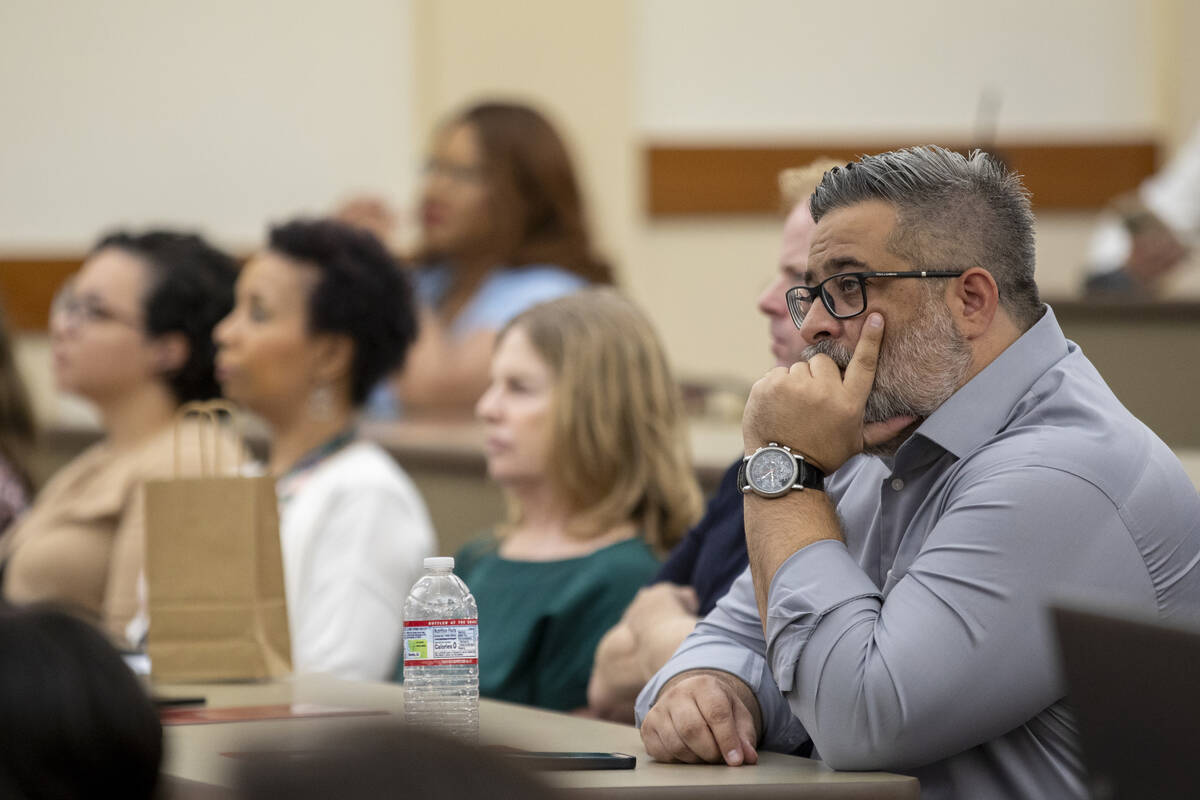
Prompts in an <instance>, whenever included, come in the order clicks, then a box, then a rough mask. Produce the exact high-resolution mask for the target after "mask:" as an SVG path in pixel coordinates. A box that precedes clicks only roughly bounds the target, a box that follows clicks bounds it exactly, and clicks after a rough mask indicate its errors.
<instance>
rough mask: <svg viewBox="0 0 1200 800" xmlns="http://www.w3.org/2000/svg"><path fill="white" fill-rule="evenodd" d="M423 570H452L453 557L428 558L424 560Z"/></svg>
mask: <svg viewBox="0 0 1200 800" xmlns="http://www.w3.org/2000/svg"><path fill="white" fill-rule="evenodd" d="M425 569H454V556H430V557H429V558H427V559H425Z"/></svg>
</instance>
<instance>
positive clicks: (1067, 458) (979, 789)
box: [637, 308, 1200, 800]
mask: <svg viewBox="0 0 1200 800" xmlns="http://www.w3.org/2000/svg"><path fill="white" fill-rule="evenodd" d="M828 493H829V495H830V498H831V499H832V500H833V501H834V502H835V503H836V505H837V510H838V514H839V516H840V517H841V520H842V528H843V531H844V533H845V538H846V543H845V544H842V543H841V542H835V541H822V542H817V543H815V544H812V545H809V546H808V547H805V548H803V549H801V550H799V551H798V552H796V553H795V554H793V555H792V556H791V557H790V558H789V559H788V560H787V561H786V562H784V564H783V565H782V566H781V567H780V569H779V571H778V572H777V573H776V575H775V577H774V580H773V582H772V584H771V587H770V591H769V594H768V615H769V618H768V620H767V625H766V628H767V636H766V638H765V641H764V636H763V626H762V625H761V623H760V621H759V618H758V612H757V606H756V603H755V598H754V587H753V584H752V581H751V577H750V572H749V570H747V571H746V572H745V573H743V574H742V575H741V577H739V578H738V579H737V580H736V581H735V582H734V584H733V586H732V587H731V589H730V591H729V594H728V595H726V596H725V598H723V599H722V600H721V601H720V602H719V603H718V604H717V607H716V609H715V610H714V611H713V612H712V613H711V614H709V615H708V616H707V617H706V618H705V619H704V620H703V621H701V622H700V624H699V625H697V627H696V630H695V632H694V633H693V634H692V635H691V636H689V637H688V639H687V640H686V641H685V642H684V643H683V645H682V646H681V647H680V648H679V651H678V652H677V653H676V654H675V656H674V657H673V658H672V659H671V661H670V662H668V663H667V665H666V666H665V667H664V668H663V669H662V671H661V672H659V673H658V675H656V676H655V677H654V679H653V680H652V681H651V682H650V683H649V684H648V685H647V686H646V688H645V689H644V690H643V691H642V693H641V695H640V696H639V698H638V705H637V715H638V723H639V724H641V720H642V719H643V718H644V717H645V714H646V712H647V711H648V710H649V707H650V704H651V701H652V700H653V699H654V698H656V697H657V696H658V693H659V691H660V690H661V689H662V686H663V684H664V683H665V682H666V681H667V680H669V679H670V678H671V677H672V676H673V675H675V674H677V673H679V672H682V671H684V670H687V669H693V668H699V667H710V668H716V669H721V670H725V671H727V672H730V673H732V674H734V675H737V676H738V677H740V678H741V679H742V680H744V681H745V682H746V683H747V684H749V685H750V686H751V687H752V688H753V689H754V690H755V693H756V695H757V697H758V700H759V703H760V704H761V706H762V710H763V719H764V727H765V732H764V736H763V740H762V742H761V743H760V746H761V747H762V748H764V749H768V750H781V751H785V752H788V751H792V750H793V749H795V748H796V747H797V746H798V745H800V744H801V743H803V742H804V741H805V740H806V739H808V738H809V736H810V734H811V738H812V741H813V743H814V747H815V750H816V756H815V757H818V758H821V759H823V760H824V761H825V762H826V763H828V764H829V765H830V766H832V767H834V768H836V769H850V770H854V769H860V770H890V771H893V772H904V773H909V774H912V775H915V776H917V777H918V778H919V779H920V781H921V785H922V797H926V798H934V800H936V799H937V798H971V800H988V798H1006V799H1007V798H1014V797H1030V798H1035V797H1046V798H1059V797H1085V796H1086V790H1085V787H1084V783H1083V775H1082V764H1081V762H1080V754H1079V744H1078V737H1077V735H1076V728H1075V724H1074V721H1073V719H1072V717H1071V714H1070V711H1069V709H1068V707H1067V706H1066V705H1065V703H1064V702H1063V696H1064V693H1065V692H1064V687H1063V682H1062V677H1061V675H1060V674H1059V671H1058V664H1057V656H1056V649H1055V644H1054V640H1053V635H1052V630H1051V628H1050V623H1049V618H1048V616H1047V614H1046V610H1045V607H1046V604H1047V603H1048V602H1049V601H1051V600H1052V599H1054V598H1056V597H1059V596H1079V595H1081V594H1091V595H1100V596H1102V597H1104V598H1105V599H1106V600H1108V601H1111V602H1120V603H1125V604H1127V605H1130V606H1135V607H1138V608H1142V609H1147V610H1153V611H1154V612H1156V613H1157V614H1158V616H1159V617H1160V618H1162V619H1164V620H1174V621H1179V622H1190V623H1200V497H1198V496H1197V493H1196V490H1195V488H1194V487H1193V486H1192V484H1191V482H1190V480H1189V479H1188V477H1187V475H1186V474H1185V473H1184V471H1183V468H1182V467H1181V466H1180V464H1179V461H1178V459H1176V458H1175V456H1174V455H1173V454H1172V453H1171V451H1170V450H1169V449H1168V448H1167V447H1166V446H1165V445H1164V444H1163V443H1162V441H1160V440H1159V439H1158V437H1156V436H1155V435H1154V434H1153V433H1152V432H1151V431H1150V430H1149V429H1148V428H1146V427H1145V426H1144V425H1143V424H1142V423H1140V422H1139V421H1138V420H1137V419H1135V418H1134V417H1133V416H1132V415H1131V414H1130V413H1129V412H1128V411H1127V410H1125V408H1124V407H1123V406H1122V405H1121V404H1120V402H1118V401H1117V399H1116V397H1114V396H1113V394H1112V392H1111V391H1110V390H1109V388H1108V386H1107V385H1105V383H1104V381H1103V380H1102V379H1101V377H1100V375H1099V374H1098V373H1097V372H1096V370H1095V368H1094V367H1093V366H1092V365H1091V363H1090V362H1089V361H1088V360H1087V359H1086V358H1084V356H1083V353H1082V352H1081V351H1080V350H1079V348H1078V347H1077V346H1076V345H1075V344H1073V343H1072V342H1069V341H1067V339H1066V338H1064V336H1063V333H1062V330H1061V329H1060V328H1059V326H1058V322H1057V321H1056V320H1055V318H1054V314H1053V312H1051V311H1050V310H1049V309H1048V308H1047V310H1046V313H1045V314H1044V316H1043V317H1042V319H1041V320H1040V321H1039V322H1037V323H1036V324H1035V325H1034V326H1033V327H1032V328H1031V329H1030V330H1029V331H1027V332H1026V333H1025V334H1024V335H1023V336H1021V338H1020V339H1018V340H1017V341H1016V342H1015V343H1013V344H1012V345H1011V346H1010V347H1009V348H1008V349H1007V350H1005V351H1004V352H1003V353H1002V354H1001V355H1000V356H999V357H998V358H997V359H996V360H995V361H993V362H992V363H991V364H989V365H988V366H987V367H986V368H985V369H984V370H983V371H982V372H980V373H979V374H978V375H977V376H976V377H975V378H973V379H972V380H971V381H970V382H968V383H967V384H966V385H965V386H964V387H963V388H962V389H960V390H959V391H958V392H956V393H955V394H954V395H953V396H952V397H951V398H950V399H949V400H948V401H946V403H945V404H943V405H942V406H941V408H939V409H938V410H937V411H936V412H935V413H934V414H933V415H932V416H930V417H929V418H928V419H927V420H925V422H924V423H923V424H922V425H921V426H920V427H919V428H918V429H917V432H916V433H915V434H914V435H913V437H912V438H911V439H909V441H907V442H905V443H904V445H903V446H902V447H901V448H900V450H899V451H898V452H897V453H896V456H895V458H894V459H893V460H891V462H890V463H889V462H888V461H886V460H883V459H879V458H874V457H869V456H863V455H860V456H856V457H855V458H854V459H852V460H851V461H849V462H847V463H846V465H844V466H843V467H842V468H841V469H840V470H838V471H837V473H836V474H834V475H832V476H830V479H829V481H828ZM1134 735H1136V734H1134Z"/></svg>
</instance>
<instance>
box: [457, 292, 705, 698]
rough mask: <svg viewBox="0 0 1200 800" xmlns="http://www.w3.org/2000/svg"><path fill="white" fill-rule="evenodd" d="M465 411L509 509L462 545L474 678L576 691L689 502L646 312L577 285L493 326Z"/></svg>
mask: <svg viewBox="0 0 1200 800" xmlns="http://www.w3.org/2000/svg"><path fill="white" fill-rule="evenodd" d="M491 371H492V383H491V385H490V386H489V387H488V389H487V391H486V392H485V393H484V395H483V397H482V398H480V400H479V404H478V406H477V410H476V413H477V414H478V416H479V418H480V419H481V420H482V421H483V423H484V425H485V427H486V429H487V443H486V445H485V450H486V454H487V462H488V474H489V475H490V476H491V478H492V479H493V480H494V481H496V482H497V483H499V484H500V485H501V486H502V487H503V488H504V489H505V491H506V493H507V495H508V498H509V500H510V506H511V508H512V511H513V513H512V515H511V519H510V522H509V523H508V524H507V525H501V526H498V527H497V529H496V530H495V531H494V532H493V533H491V534H490V535H488V536H486V537H484V538H482V539H480V540H478V541H475V542H472V543H470V544H468V545H467V546H466V547H464V548H463V549H462V550H461V551H460V552H459V554H458V556H457V557H456V565H455V572H456V573H457V574H458V575H459V577H461V578H462V579H463V580H464V581H465V582H466V584H467V586H468V587H469V588H470V590H471V592H472V593H473V594H474V595H475V599H476V601H477V602H478V605H479V651H480V652H481V653H484V654H486V658H482V659H480V674H479V690H480V694H481V695H483V696H485V697H493V698H497V699H500V700H508V701H511V702H517V703H525V704H528V705H536V706H542V707H544V708H551V709H558V710H575V709H581V708H583V707H584V706H586V705H587V684H588V676H589V675H590V673H591V670H592V657H593V653H594V652H595V649H596V643H597V642H598V641H599V640H600V637H601V636H602V635H603V634H604V632H605V631H606V630H608V629H609V628H610V627H612V626H613V624H615V623H616V622H617V620H618V619H620V617H621V612H622V611H623V610H624V609H625V607H626V606H627V605H628V604H629V601H630V600H632V599H633V596H634V594H635V593H636V592H637V590H638V588H639V587H640V586H642V585H644V584H645V583H646V581H647V580H649V578H650V577H651V576H652V575H654V573H655V572H656V571H657V569H658V558H657V554H658V553H663V552H665V551H666V550H667V549H669V548H670V547H671V546H672V545H673V544H675V543H676V542H678V541H679V539H680V537H681V536H682V535H683V532H684V531H685V530H687V528H688V526H689V525H691V524H692V523H693V522H695V521H696V519H697V518H698V517H699V514H700V509H701V504H702V501H701V496H700V489H699V487H698V486H697V484H696V479H695V476H694V474H693V472H692V464H691V460H690V458H689V448H688V442H687V435H686V430H685V421H684V416H683V404H682V400H681V398H680V393H679V389H678V387H677V386H676V384H675V382H674V380H673V379H672V377H671V373H670V370H669V368H668V365H667V361H666V356H665V355H664V353H663V351H662V346H661V344H660V343H659V341H658V337H657V336H656V334H655V332H654V329H653V328H652V326H651V325H650V322H649V321H648V320H647V319H646V317H645V316H644V315H643V314H642V313H641V312H640V311H639V310H638V309H637V308H635V307H634V306H633V305H632V304H631V303H630V302H629V301H628V300H626V299H624V298H623V297H621V296H620V295H619V294H618V293H617V292H616V291H615V290H613V289H608V288H603V289H600V288H597V289H587V290H584V291H580V292H576V293H574V294H572V295H569V296H567V297H563V298H559V299H558V300H553V301H550V302H548V303H544V304H541V305H538V306H535V307H534V308H532V309H530V310H528V311H526V312H524V313H522V314H521V315H519V316H518V317H516V318H515V319H514V320H513V321H512V322H511V323H509V325H508V326H507V327H506V328H505V329H504V330H503V331H502V332H501V333H500V336H499V340H498V341H497V344H496V355H495V357H494V358H493V360H492V369H491Z"/></svg>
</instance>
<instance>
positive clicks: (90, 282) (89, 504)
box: [0, 231, 237, 644]
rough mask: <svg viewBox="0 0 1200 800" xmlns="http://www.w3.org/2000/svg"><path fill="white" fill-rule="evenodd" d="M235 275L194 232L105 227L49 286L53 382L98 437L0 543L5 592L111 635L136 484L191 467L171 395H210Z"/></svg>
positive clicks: (129, 561) (122, 601)
mask: <svg viewBox="0 0 1200 800" xmlns="http://www.w3.org/2000/svg"><path fill="white" fill-rule="evenodd" d="M236 277H237V265H236V263H235V262H234V260H233V259H232V258H230V257H229V256H228V255H226V254H224V253H222V252H220V251H219V250H216V249H215V248H213V247H212V246H211V245H209V244H208V243H207V242H205V241H204V240H203V239H201V238H200V237H198V236H195V235H192V234H186V233H177V232H173V231H151V232H148V233H144V234H132V233H126V232H119V233H114V234H112V235H110V236H106V237H105V238H103V239H101V240H100V242H99V244H97V246H96V247H95V249H93V251H92V253H91V255H89V256H88V258H87V260H86V261H85V262H84V264H83V267H82V268H81V269H80V270H79V272H78V273H76V274H75V275H74V276H73V277H72V278H71V280H70V282H69V283H68V284H67V285H66V286H65V287H64V288H63V289H62V290H60V292H59V294H58V296H57V297H56V298H55V302H54V307H53V308H52V309H51V314H50V336H51V346H52V350H53V354H54V373H55V377H56V380H57V383H58V387H59V388H60V389H61V390H62V391H64V392H68V393H70V394H74V395H78V396H80V397H82V398H84V399H86V400H88V401H90V402H91V403H93V404H94V405H95V406H96V408H97V410H98V411H99V413H100V418H101V424H102V426H103V428H104V438H103V439H102V440H101V441H100V442H99V443H98V444H96V445H94V446H92V447H91V448H89V449H88V450H86V451H85V452H84V453H82V454H81V455H79V456H78V457H77V458H75V459H74V460H73V461H71V462H70V463H69V464H67V465H66V466H65V467H63V468H62V469H61V470H60V471H59V472H58V473H57V474H55V475H54V477H53V478H52V479H51V480H50V481H49V482H48V483H47V484H46V486H45V487H44V488H43V489H42V490H41V492H40V493H39V494H38V496H37V499H36V501H35V503H34V505H33V506H32V508H30V510H29V511H28V513H26V514H25V516H24V517H22V518H21V519H20V520H19V521H18V522H17V523H16V524H15V525H14V526H13V527H12V528H11V529H10V530H9V532H8V533H7V534H6V535H5V536H4V538H3V539H0V562H2V563H3V570H4V571H3V594H4V597H5V599H7V600H9V601H10V602H14V603H30V602H36V601H54V602H57V603H61V604H65V605H69V606H71V607H72V608H73V609H75V610H77V611H78V612H79V613H81V614H83V615H85V616H86V617H87V618H88V619H90V620H92V621H94V622H96V623H97V624H100V625H102V626H103V627H104V629H105V630H106V631H107V632H108V633H109V634H110V635H111V636H113V637H114V641H116V642H118V643H122V644H123V643H125V640H126V625H127V624H128V623H129V621H130V620H131V619H132V618H133V617H134V615H135V613H136V612H137V610H138V588H137V587H138V578H139V576H140V574H141V572H142V567H143V563H144V549H145V530H144V509H143V502H142V497H143V491H142V483H143V482H144V481H146V480H148V479H152V478H170V477H173V476H174V475H175V474H176V468H177V466H180V467H182V468H183V469H185V470H189V471H190V470H194V469H195V468H196V467H197V466H198V462H199V457H198V456H199V453H198V452H197V450H196V448H197V447H198V441H199V436H198V435H195V436H192V435H188V436H182V437H180V438H181V441H182V442H183V444H182V445H181V452H180V453H179V459H178V460H177V459H176V450H175V441H174V436H173V435H172V429H173V424H172V422H173V418H174V416H175V412H176V410H177V409H178V407H179V406H180V405H181V404H183V403H185V402H188V401H192V400H206V399H210V398H214V397H217V396H219V395H220V388H219V387H218V386H217V382H216V379H215V377H214V376H213V353H214V347H213V344H212V329H213V326H214V325H215V324H216V322H217V321H218V320H219V319H221V317H223V316H224V315H225V314H227V313H228V312H229V309H230V308H231V307H232V306H233V284H234V280H235V279H236ZM185 424H191V423H185ZM231 442H232V440H231ZM235 448H236V445H235V444H232V443H231V447H230V451H231V452H232V451H233V450H234V449H235ZM185 474H190V472H189V473H185Z"/></svg>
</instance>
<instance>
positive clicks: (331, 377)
mask: <svg viewBox="0 0 1200 800" xmlns="http://www.w3.org/2000/svg"><path fill="white" fill-rule="evenodd" d="M312 347H313V361H314V363H315V365H316V376H315V377H316V379H317V383H321V384H329V383H337V382H338V381H341V380H343V379H345V380H349V378H350V372H351V370H352V369H353V368H354V340H353V339H351V338H350V337H349V336H347V335H345V334H341V333H322V334H319V335H317V336H314V337H313V343H312Z"/></svg>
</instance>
